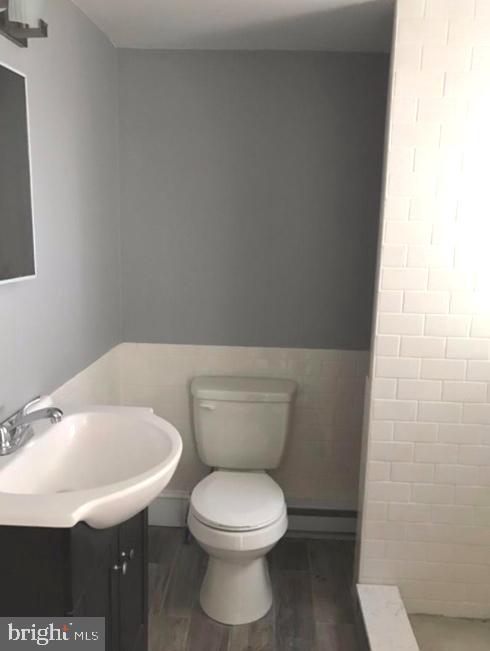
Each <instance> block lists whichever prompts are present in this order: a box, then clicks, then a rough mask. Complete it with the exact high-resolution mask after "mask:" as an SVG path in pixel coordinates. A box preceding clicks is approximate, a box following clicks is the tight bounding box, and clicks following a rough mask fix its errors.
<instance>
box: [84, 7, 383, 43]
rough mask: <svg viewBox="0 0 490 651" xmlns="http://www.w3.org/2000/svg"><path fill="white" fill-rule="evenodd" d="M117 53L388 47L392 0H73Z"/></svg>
mask: <svg viewBox="0 0 490 651" xmlns="http://www.w3.org/2000/svg"><path fill="white" fill-rule="evenodd" d="M73 2H74V3H75V4H76V5H78V7H80V9H81V10H82V11H83V12H85V13H86V14H87V16H88V17H89V18H90V19H91V20H92V21H93V22H94V23H95V24H96V25H98V27H99V28H100V29H101V30H102V31H103V32H105V34H107V36H108V37H109V38H110V39H111V41H112V42H113V43H114V45H116V46H117V47H126V48H144V49H206V50H337V51H353V52H386V51H388V50H389V49H390V42H391V26H392V20H393V0H73Z"/></svg>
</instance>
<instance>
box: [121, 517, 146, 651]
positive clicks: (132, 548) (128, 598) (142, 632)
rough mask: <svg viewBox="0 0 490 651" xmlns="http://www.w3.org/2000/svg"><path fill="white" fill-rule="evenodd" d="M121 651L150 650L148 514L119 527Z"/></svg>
mask: <svg viewBox="0 0 490 651" xmlns="http://www.w3.org/2000/svg"><path fill="white" fill-rule="evenodd" d="M124 564H126V565H125V567H124V571H123V570H120V571H119V613H120V644H121V646H120V651H146V649H147V590H148V585H147V572H148V563H147V513H146V511H144V512H142V513H139V514H138V515H137V516H135V517H134V518H131V520H128V521H127V522H124V523H123V524H121V525H120V527H119V562H118V565H119V566H123V565H124Z"/></svg>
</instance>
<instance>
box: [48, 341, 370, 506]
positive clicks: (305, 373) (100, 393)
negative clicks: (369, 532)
mask: <svg viewBox="0 0 490 651" xmlns="http://www.w3.org/2000/svg"><path fill="white" fill-rule="evenodd" d="M368 362H369V353H368V352H366V351H341V350H303V349H279V348H245V347H243V348H241V347H225V346H184V345H166V344H132V343H124V344H120V345H119V346H116V347H115V348H113V349H112V350H111V351H109V352H108V353H107V354H106V355H104V356H103V357H101V358H100V359H99V360H97V361H96V362H95V363H94V364H92V365H91V366H89V367H88V368H87V369H85V370H84V371H82V372H81V373H79V374H78V375H77V376H76V377H74V378H73V379H71V380H70V381H68V382H67V383H66V384H64V385H63V386H62V387H60V388H59V389H57V390H56V391H55V392H54V394H53V396H54V399H55V400H57V401H58V402H60V404H63V403H64V404H103V403H106V404H107V403H110V404H122V405H137V406H150V407H152V408H153V409H154V410H155V412H156V413H157V414H158V415H159V416H162V417H163V418H165V419H167V420H169V421H170V422H171V423H173V424H174V425H175V426H176V427H177V429H178V430H179V432H180V433H181V435H182V439H183V442H184V451H183V454H182V460H181V462H180V464H179V467H178V469H177V472H176V474H175V476H174V478H173V480H172V482H171V484H170V486H169V489H170V493H169V494H170V495H173V496H174V498H175V495H177V496H178V497H179V496H180V497H182V496H185V495H186V494H188V493H189V492H190V490H192V488H193V486H194V485H195V484H196V483H197V482H198V481H199V480H200V479H201V478H202V477H203V476H204V475H205V474H206V472H207V469H206V467H205V466H203V465H202V464H201V463H200V461H199V459H198V457H197V454H196V450H195V446H194V440H193V433H192V423H191V409H190V399H189V383H190V381H191V379H192V378H193V377H195V376H196V375H204V374H210V375H246V376H267V377H269V376H270V377H282V378H291V379H294V380H296V381H297V382H298V386H299V391H298V396H297V400H296V404H295V408H294V415H293V419H292V427H291V434H290V438H289V442H288V446H287V450H286V454H285V457H284V460H283V463H282V465H281V468H280V469H279V470H277V471H275V472H274V473H273V474H274V477H275V478H276V479H277V481H278V482H279V483H280V485H281V486H282V487H283V489H284V491H285V493H286V497H287V498H288V502H289V503H293V504H295V505H314V506H321V507H325V508H335V509H356V508H357V490H358V475H359V456H360V445H361V423H362V405H363V395H364V382H365V375H366V370H367V367H368Z"/></svg>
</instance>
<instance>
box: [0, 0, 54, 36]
mask: <svg viewBox="0 0 490 651" xmlns="http://www.w3.org/2000/svg"><path fill="white" fill-rule="evenodd" d="M45 7H46V0H0V34H3V35H4V36H6V37H7V38H8V39H10V40H11V41H13V42H14V43H15V44H16V45H18V46H19V47H27V45H28V39H30V38H44V37H46V36H47V35H48V26H47V24H46V23H45V22H44V20H43V19H42V17H43V15H44V10H45Z"/></svg>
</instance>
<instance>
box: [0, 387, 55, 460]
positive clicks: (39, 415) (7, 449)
mask: <svg viewBox="0 0 490 651" xmlns="http://www.w3.org/2000/svg"><path fill="white" fill-rule="evenodd" d="M40 400H41V398H35V399H34V400H31V401H30V402H28V403H27V404H26V405H24V407H22V409H19V411H16V412H15V414H12V416H9V418H7V419H6V420H4V421H3V423H0V457H4V456H6V455H7V454H12V452H15V451H16V450H18V449H19V448H20V447H22V446H23V445H25V444H26V443H27V441H29V439H31V438H32V437H33V436H34V430H33V429H32V427H31V424H32V423H35V422H36V421H38V420H44V419H46V418H47V419H49V420H50V421H51V422H52V423H59V422H60V420H61V419H62V418H63V412H62V411H61V409H58V407H46V408H45V409H37V410H36V411H30V409H31V407H34V406H35V405H36V403H38V402H39V401H40Z"/></svg>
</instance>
